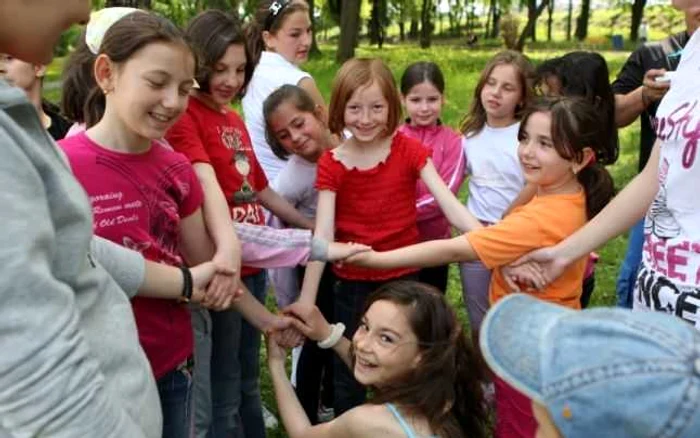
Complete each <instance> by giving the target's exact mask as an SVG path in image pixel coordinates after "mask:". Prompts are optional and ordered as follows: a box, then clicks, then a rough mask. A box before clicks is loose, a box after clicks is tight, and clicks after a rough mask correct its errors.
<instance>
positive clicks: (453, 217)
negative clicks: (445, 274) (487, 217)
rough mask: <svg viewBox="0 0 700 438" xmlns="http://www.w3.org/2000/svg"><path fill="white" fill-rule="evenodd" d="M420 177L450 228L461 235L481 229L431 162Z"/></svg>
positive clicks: (429, 161) (479, 224)
mask: <svg viewBox="0 0 700 438" xmlns="http://www.w3.org/2000/svg"><path fill="white" fill-rule="evenodd" d="M420 177H421V180H423V182H424V183H425V185H426V186H427V187H428V190H430V193H432V194H433V196H434V197H435V200H436V201H437V203H438V205H440V208H441V209H442V212H443V213H445V217H447V220H448V221H450V223H451V224H452V226H454V227H455V228H457V229H458V230H460V231H461V232H463V233H464V232H467V231H471V230H474V229H476V228H481V227H482V225H481V222H479V220H478V219H477V218H475V217H474V215H472V214H471V213H470V212H469V210H467V209H466V208H465V207H464V205H462V203H461V202H459V199H457V197H456V196H455V195H454V194H453V193H452V192H451V191H450V189H449V188H447V185H445V183H444V181H443V180H442V178H440V175H439V174H438V173H437V170H435V166H434V165H433V160H431V159H428V162H427V163H426V164H425V166H423V169H421V171H420ZM436 266H437V265H436Z"/></svg>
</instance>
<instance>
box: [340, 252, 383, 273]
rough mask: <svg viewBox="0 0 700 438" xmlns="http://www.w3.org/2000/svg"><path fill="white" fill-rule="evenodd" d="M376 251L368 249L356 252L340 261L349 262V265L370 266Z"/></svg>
mask: <svg viewBox="0 0 700 438" xmlns="http://www.w3.org/2000/svg"><path fill="white" fill-rule="evenodd" d="M375 254H376V252H375V251H374V250H373V249H371V248H370V249H368V250H365V251H362V252H358V253H357V254H354V255H351V256H349V257H347V258H346V259H345V260H343V261H342V263H349V264H351V265H356V266H363V267H366V268H371V267H372V259H373V257H374V255H375Z"/></svg>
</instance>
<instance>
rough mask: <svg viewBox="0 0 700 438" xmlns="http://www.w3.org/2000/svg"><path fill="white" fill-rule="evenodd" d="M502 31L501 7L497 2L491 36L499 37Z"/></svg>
mask: <svg viewBox="0 0 700 438" xmlns="http://www.w3.org/2000/svg"><path fill="white" fill-rule="evenodd" d="M500 31H501V8H500V7H499V6H498V3H496V6H495V7H494V8H493V20H492V21H491V38H498V34H499V33H500Z"/></svg>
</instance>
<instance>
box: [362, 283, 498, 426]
mask: <svg viewBox="0 0 700 438" xmlns="http://www.w3.org/2000/svg"><path fill="white" fill-rule="evenodd" d="M377 301H389V302H391V303H394V304H396V305H398V306H401V307H402V308H404V309H405V311H406V317H407V319H408V321H409V324H410V326H411V330H412V331H413V333H414V334H415V335H416V338H417V339H418V348H419V351H420V355H421V358H420V362H419V363H418V365H417V367H416V368H415V369H414V370H412V371H410V372H409V374H408V375H406V376H405V377H403V378H401V379H400V381H395V382H388V384H387V385H386V386H383V387H382V388H381V389H380V388H375V397H374V398H373V399H372V400H371V403H373V404H383V403H388V402H390V403H394V404H396V405H398V406H399V407H400V408H401V410H403V411H405V412H407V413H409V414H412V415H420V416H424V417H425V418H426V419H427V420H428V422H429V424H430V428H431V429H432V431H433V433H435V434H436V435H438V436H441V437H450V438H460V437H463V438H483V437H485V436H486V434H485V428H486V423H487V414H486V410H485V408H484V400H483V394H482V389H481V382H482V381H483V379H484V371H483V369H482V367H481V362H480V361H479V360H478V358H477V355H476V352H475V351H474V348H473V347H472V345H471V343H470V342H469V341H468V340H467V338H466V337H465V335H464V330H463V328H462V325H461V324H460V322H459V319H458V318H457V315H456V314H455V312H454V310H453V309H452V308H451V307H450V305H449V304H448V303H447V301H446V300H445V297H443V296H442V294H440V293H439V292H438V290H437V289H435V288H433V287H432V286H428V285H425V284H422V283H417V282H413V281H395V282H391V283H387V284H385V285H383V286H382V287H380V288H379V289H378V290H377V291H375V292H374V293H372V294H371V295H370V296H369V298H368V299H367V302H366V303H365V309H364V312H363V314H364V313H366V312H367V310H368V309H369V308H370V306H371V305H372V304H373V303H375V302H377ZM353 361H354V356H353Z"/></svg>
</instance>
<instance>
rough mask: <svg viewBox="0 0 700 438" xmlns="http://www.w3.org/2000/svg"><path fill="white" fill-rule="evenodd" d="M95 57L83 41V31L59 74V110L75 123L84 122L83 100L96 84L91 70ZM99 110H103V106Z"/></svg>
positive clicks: (85, 99) (84, 100)
mask: <svg viewBox="0 0 700 438" xmlns="http://www.w3.org/2000/svg"><path fill="white" fill-rule="evenodd" d="M96 57H97V56H95V55H94V54H93V53H92V52H91V51H90V48H89V47H88V45H87V44H86V43H85V31H83V32H82V33H81V35H80V37H79V38H78V44H77V46H76V47H75V49H74V50H73V52H72V53H71V54H70V56H69V57H68V61H66V65H65V66H64V67H63V73H62V74H61V77H62V81H61V82H62V83H63V86H62V90H61V110H62V112H63V114H65V115H66V117H68V118H69V119H71V120H73V121H74V122H77V123H85V113H84V112H83V111H84V109H85V102H86V101H87V98H88V96H89V95H90V91H91V90H92V89H93V88H94V87H96V86H97V83H96V82H95V76H94V74H93V72H92V70H93V68H94V64H95V58H96ZM99 111H100V112H104V107H103V108H101V109H100V110H99Z"/></svg>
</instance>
